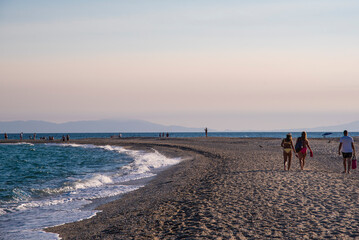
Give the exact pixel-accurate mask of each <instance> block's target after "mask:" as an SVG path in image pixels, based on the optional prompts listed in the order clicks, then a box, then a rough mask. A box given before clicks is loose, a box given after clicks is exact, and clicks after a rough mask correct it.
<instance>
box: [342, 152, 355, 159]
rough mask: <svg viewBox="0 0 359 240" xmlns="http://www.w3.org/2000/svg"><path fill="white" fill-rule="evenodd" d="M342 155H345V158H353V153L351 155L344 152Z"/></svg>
mask: <svg viewBox="0 0 359 240" xmlns="http://www.w3.org/2000/svg"><path fill="white" fill-rule="evenodd" d="M342 154H343V158H351V157H352V156H353V153H351V152H346V153H345V152H342Z"/></svg>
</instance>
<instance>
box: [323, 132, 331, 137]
mask: <svg viewBox="0 0 359 240" xmlns="http://www.w3.org/2000/svg"><path fill="white" fill-rule="evenodd" d="M330 134H332V133H331V132H326V133H323V135H322V136H323V137H325V136H328V135H330Z"/></svg>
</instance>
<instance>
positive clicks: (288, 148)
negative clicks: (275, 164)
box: [281, 133, 297, 171]
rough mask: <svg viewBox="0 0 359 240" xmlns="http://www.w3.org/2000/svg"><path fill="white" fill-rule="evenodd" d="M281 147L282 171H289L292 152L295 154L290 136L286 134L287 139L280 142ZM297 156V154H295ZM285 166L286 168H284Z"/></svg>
mask: <svg viewBox="0 0 359 240" xmlns="http://www.w3.org/2000/svg"><path fill="white" fill-rule="evenodd" d="M281 146H282V148H283V158H284V171H285V170H288V171H289V169H290V164H291V162H292V150H293V152H294V153H295V149H294V145H293V140H292V134H290V133H288V134H287V137H286V138H284V139H283V140H282V143H281ZM295 155H296V156H297V154H296V153H295ZM286 166H287V167H286Z"/></svg>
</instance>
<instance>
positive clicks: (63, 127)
mask: <svg viewBox="0 0 359 240" xmlns="http://www.w3.org/2000/svg"><path fill="white" fill-rule="evenodd" d="M202 131H204V130H203V129H202V128H188V127H182V126H166V125H161V124H156V123H152V122H148V121H141V120H97V121H75V122H66V123H53V122H46V121H2V122H0V133H1V132H7V133H18V132H24V133H35V132H36V133H82V132H89V133H90V132H202Z"/></svg>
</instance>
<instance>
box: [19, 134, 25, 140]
mask: <svg viewBox="0 0 359 240" xmlns="http://www.w3.org/2000/svg"><path fill="white" fill-rule="evenodd" d="M23 137H24V134H23V133H22V132H21V133H20V140H22V138H23Z"/></svg>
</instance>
